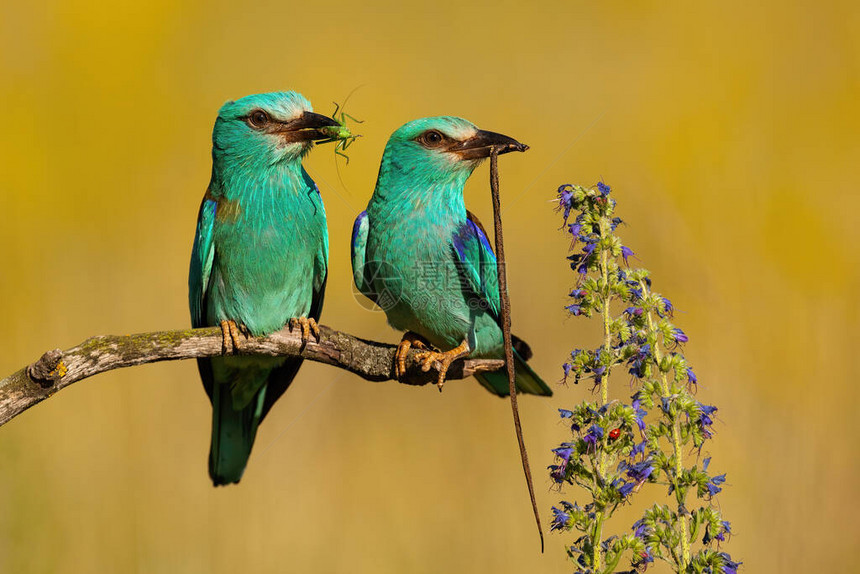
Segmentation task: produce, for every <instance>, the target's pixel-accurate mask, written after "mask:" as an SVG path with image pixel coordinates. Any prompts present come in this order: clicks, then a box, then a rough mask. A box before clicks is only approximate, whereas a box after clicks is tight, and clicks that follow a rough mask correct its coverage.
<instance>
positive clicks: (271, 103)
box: [212, 92, 339, 165]
mask: <svg viewBox="0 0 860 574" xmlns="http://www.w3.org/2000/svg"><path fill="white" fill-rule="evenodd" d="M337 125H339V124H338V123H337V122H336V121H335V120H333V119H332V118H330V117H328V116H324V115H322V114H315V113H314V112H313V108H312V107H311V103H310V102H309V101H308V100H307V99H306V98H305V97H304V96H303V95H301V94H299V93H297V92H271V93H267V94H254V95H252V96H246V97H244V98H241V99H239V100H236V101H231V102H227V103H226V104H224V106H222V108H221V109H220V110H219V111H218V119H217V120H216V121H215V129H214V130H213V132H212V154H213V156H215V158H216V159H219V158H231V159H233V160H236V161H238V162H240V163H241V164H244V165H255V164H256V165H259V164H264V165H274V164H276V163H279V162H282V161H285V160H286V161H289V160H299V159H301V158H302V156H304V154H306V153H307V152H308V151H309V150H310V148H311V147H312V146H313V142H314V141H315V140H322V139H327V138H328V137H329V136H328V135H327V131H326V129H325V128H329V127H331V126H337Z"/></svg>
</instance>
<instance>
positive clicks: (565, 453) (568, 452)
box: [552, 447, 573, 464]
mask: <svg viewBox="0 0 860 574" xmlns="http://www.w3.org/2000/svg"><path fill="white" fill-rule="evenodd" d="M552 452H554V453H555V456H557V457H559V458H560V459H562V460H563V461H564V463H565V464H567V462H568V461H569V460H570V457H571V456H572V455H573V449H572V448H570V447H561V448H554V449H552Z"/></svg>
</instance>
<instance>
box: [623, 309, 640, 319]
mask: <svg viewBox="0 0 860 574" xmlns="http://www.w3.org/2000/svg"><path fill="white" fill-rule="evenodd" d="M624 313H626V314H627V315H632V316H633V317H641V316H642V313H644V311H642V307H627V308H626V309H624Z"/></svg>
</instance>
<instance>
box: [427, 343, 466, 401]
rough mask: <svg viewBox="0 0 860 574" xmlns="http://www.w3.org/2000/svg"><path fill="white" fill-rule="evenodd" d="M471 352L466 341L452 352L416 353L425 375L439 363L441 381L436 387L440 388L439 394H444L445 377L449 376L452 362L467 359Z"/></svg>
mask: <svg viewBox="0 0 860 574" xmlns="http://www.w3.org/2000/svg"><path fill="white" fill-rule="evenodd" d="M471 352H472V350H471V349H470V348H469V342H468V341H466V340H464V341H463V342H462V343H460V344H459V345H458V346H457V347H455V348H453V349H451V350H450V351H444V352H439V351H421V352H420V353H415V360H416V361H418V362H420V363H421V370H422V371H424V372H425V373H426V372H427V371H429V370H430V367H432V366H434V364H436V363H438V365H439V366H438V367H437V369H438V371H439V380H438V381H437V382H436V386H438V387H439V392H442V386H443V385H444V384H445V375H446V374H448V367H450V366H451V363H452V362H454V361H456V360H457V359H460V358H462V357H465V356H466V355H468V354H469V353H471Z"/></svg>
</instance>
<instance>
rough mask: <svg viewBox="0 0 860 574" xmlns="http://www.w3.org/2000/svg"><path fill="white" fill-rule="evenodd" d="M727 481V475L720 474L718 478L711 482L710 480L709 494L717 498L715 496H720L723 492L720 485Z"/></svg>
mask: <svg viewBox="0 0 860 574" xmlns="http://www.w3.org/2000/svg"><path fill="white" fill-rule="evenodd" d="M725 481H726V475H725V474H718V475H717V476H714V477H712V478H711V480H709V481H708V484H707V487H708V493H709V494H710V495H711V496H715V495H717V494H719V493H720V492H721V491H722V490H723V489H722V487H721V486H720V485H721V484H723V483H724V482H725Z"/></svg>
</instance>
